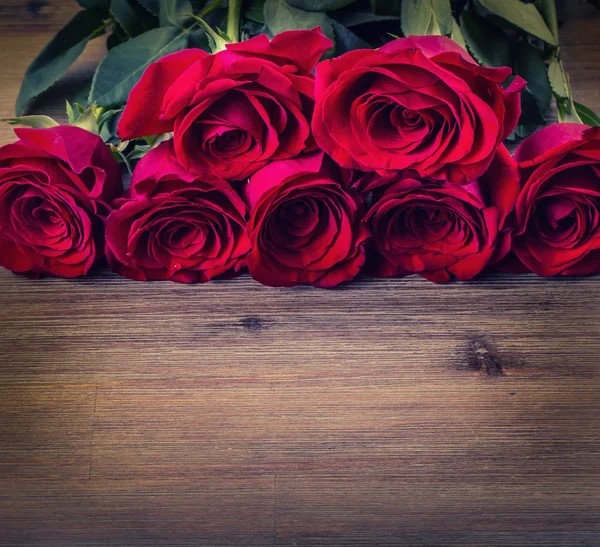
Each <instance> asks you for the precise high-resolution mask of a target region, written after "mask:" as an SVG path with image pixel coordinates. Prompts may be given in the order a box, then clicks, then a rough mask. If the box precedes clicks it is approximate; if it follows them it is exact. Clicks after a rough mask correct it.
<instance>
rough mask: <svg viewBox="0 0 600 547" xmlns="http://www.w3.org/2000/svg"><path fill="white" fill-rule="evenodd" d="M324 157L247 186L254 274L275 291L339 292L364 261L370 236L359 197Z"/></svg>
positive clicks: (259, 176)
mask: <svg viewBox="0 0 600 547" xmlns="http://www.w3.org/2000/svg"><path fill="white" fill-rule="evenodd" d="M341 181H342V177H341V174H340V172H339V168H338V167H337V166H336V165H335V164H334V163H333V162H332V161H331V160H329V159H328V158H326V157H325V156H324V154H323V153H322V152H312V153H310V154H305V155H303V156H299V157H297V158H293V159H289V160H282V161H279V162H273V163H271V164H269V165H268V166H267V167H264V168H263V169H261V170H260V171H258V173H256V174H255V175H254V176H253V177H252V178H251V179H250V183H249V184H248V186H247V187H246V192H247V198H248V202H249V203H250V207H251V213H250V220H249V221H248V234H249V235H250V241H251V246H252V251H251V252H250V254H249V255H248V268H249V269H250V274H251V275H252V277H253V278H254V279H256V280H257V281H259V282H261V283H263V284H265V285H272V286H276V287H289V286H292V285H298V284H301V283H306V284H311V285H316V286H318V287H334V286H335V285H338V284H339V283H341V282H342V281H347V280H349V279H352V278H353V277H354V276H355V275H356V274H357V273H358V271H359V270H360V267H361V266H362V264H363V262H364V248H363V243H364V241H365V240H366V239H367V235H368V234H367V231H366V230H365V229H364V227H363V226H361V222H360V220H361V213H362V206H361V203H360V202H359V201H358V196H357V195H355V193H354V192H353V191H352V190H350V189H347V188H344V186H343V185H342V183H341Z"/></svg>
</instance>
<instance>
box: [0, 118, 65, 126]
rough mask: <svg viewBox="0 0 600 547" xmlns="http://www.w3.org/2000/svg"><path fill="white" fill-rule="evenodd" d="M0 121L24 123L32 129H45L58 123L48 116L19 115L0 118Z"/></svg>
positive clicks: (13, 123)
mask: <svg viewBox="0 0 600 547" xmlns="http://www.w3.org/2000/svg"><path fill="white" fill-rule="evenodd" d="M0 122H6V123H8V124H10V125H24V126H25V127H33V128H34V129H45V128H47V127H56V126H57V125H60V124H59V123H58V122H56V121H55V120H53V119H52V118H50V117H49V116H19V117H17V118H0Z"/></svg>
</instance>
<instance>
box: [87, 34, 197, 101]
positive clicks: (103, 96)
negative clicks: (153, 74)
mask: <svg viewBox="0 0 600 547" xmlns="http://www.w3.org/2000/svg"><path fill="white" fill-rule="evenodd" d="M189 30H190V29H185V30H184V29H180V28H176V27H163V28H157V29H153V30H149V31H148V32H145V33H144V34H140V35H139V36H136V37H135V38H132V39H131V40H128V41H127V42H125V43H124V44H121V45H119V46H117V47H115V48H114V49H111V50H110V51H109V52H108V55H107V56H106V57H105V58H104V60H103V61H102V62H101V63H100V66H99V67H98V69H97V70H96V74H94V80H93V82H92V89H91V91H90V97H89V102H90V104H93V103H95V104H97V105H99V106H105V107H111V106H121V105H123V104H125V102H126V101H127V96H128V95H129V92H130V91H131V89H132V88H133V86H134V85H135V84H136V83H137V82H138V81H139V79H140V78H141V76H142V73H143V72H144V70H146V67H147V66H148V65H149V64H150V63H152V62H153V61H156V60H157V59H159V58H160V57H163V56H164V55H167V54H168V53H173V52H174V51H179V50H180V49H184V48H186V47H187V45H188V35H189Z"/></svg>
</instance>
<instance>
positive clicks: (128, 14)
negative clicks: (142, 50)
mask: <svg viewBox="0 0 600 547" xmlns="http://www.w3.org/2000/svg"><path fill="white" fill-rule="evenodd" d="M110 11H111V13H112V15H113V17H114V18H115V20H116V21H117V22H118V23H119V24H120V25H121V27H123V30H125V32H126V33H127V34H128V35H129V36H132V37H133V36H138V35H139V34H143V33H144V32H146V31H148V30H150V29H152V28H156V27H158V19H157V18H156V17H155V16H153V15H152V14H151V13H150V12H148V11H147V10H146V9H144V8H143V7H142V6H140V4H138V3H137V1H136V0H112V3H111V6H110Z"/></svg>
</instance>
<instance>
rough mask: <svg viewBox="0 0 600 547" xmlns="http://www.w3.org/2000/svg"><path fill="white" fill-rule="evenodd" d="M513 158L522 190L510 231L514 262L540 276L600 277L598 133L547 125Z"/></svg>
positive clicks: (577, 126) (578, 127)
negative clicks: (592, 275) (516, 163)
mask: <svg viewBox="0 0 600 547" xmlns="http://www.w3.org/2000/svg"><path fill="white" fill-rule="evenodd" d="M515 159H516V160H517V162H518V164H519V167H520V169H521V186H522V187H521V193H520V194H519V199H518V201H517V205H516V208H515V228H514V232H513V251H514V255H516V258H517V259H518V261H520V262H521V263H522V265H524V266H525V268H527V269H529V270H531V271H532V272H534V273H536V274H538V275H543V276H550V275H559V274H560V275H590V274H596V273H600V128H597V127H596V128H589V127H588V126H586V125H581V124H576V123H557V124H554V125H550V126H548V127H545V128H544V129H542V130H540V131H538V132H537V133H535V134H534V135H531V136H530V137H529V138H527V139H525V140H524V141H523V142H522V143H521V145H520V146H519V148H518V149H517V151H516V153H515ZM518 266H519V265H518V263H517V264H515V263H513V264H511V263H510V262H507V263H505V265H504V267H503V269H509V270H515V271H521V270H522V268H519V267H518Z"/></svg>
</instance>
